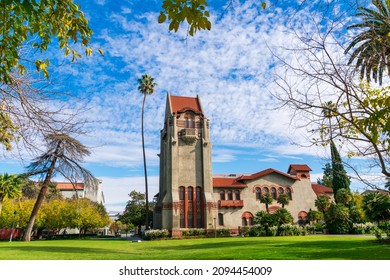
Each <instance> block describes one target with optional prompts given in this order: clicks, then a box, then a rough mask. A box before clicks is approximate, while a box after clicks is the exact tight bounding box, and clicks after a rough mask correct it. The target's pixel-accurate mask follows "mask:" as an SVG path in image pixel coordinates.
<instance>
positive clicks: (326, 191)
mask: <svg viewBox="0 0 390 280" xmlns="http://www.w3.org/2000/svg"><path fill="white" fill-rule="evenodd" d="M311 188H312V189H313V191H314V193H315V194H316V195H317V196H319V195H320V194H323V195H326V196H330V195H333V189H332V188H329V187H326V186H324V185H321V184H311Z"/></svg>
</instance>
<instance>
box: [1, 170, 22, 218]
mask: <svg viewBox="0 0 390 280" xmlns="http://www.w3.org/2000/svg"><path fill="white" fill-rule="evenodd" d="M21 187H22V180H21V178H20V176H18V175H16V174H11V175H9V174H7V173H5V174H2V175H0V214H1V209H2V207H3V200H4V198H6V197H7V198H10V199H12V198H15V197H19V196H20V195H21V194H22V192H21Z"/></svg>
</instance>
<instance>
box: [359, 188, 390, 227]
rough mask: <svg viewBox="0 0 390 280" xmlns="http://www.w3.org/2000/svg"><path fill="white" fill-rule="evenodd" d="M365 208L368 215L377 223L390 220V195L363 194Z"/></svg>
mask: <svg viewBox="0 0 390 280" xmlns="http://www.w3.org/2000/svg"><path fill="white" fill-rule="evenodd" d="M363 210H364V212H365V214H366V216H367V217H368V218H369V219H370V220H372V221H375V222H377V223H380V222H381V221H386V220H390V197H389V196H388V195H384V194H380V193H375V192H372V193H368V194H366V195H364V196H363Z"/></svg>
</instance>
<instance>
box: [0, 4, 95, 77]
mask: <svg viewBox="0 0 390 280" xmlns="http://www.w3.org/2000/svg"><path fill="white" fill-rule="evenodd" d="M0 5H1V6H2V7H1V9H0V38H1V40H0V61H1V64H0V83H6V84H7V83H10V82H12V80H11V79H10V77H9V73H10V72H11V71H12V70H13V69H18V71H19V72H20V74H22V75H23V74H24V73H25V72H26V71H27V68H26V66H25V65H24V64H23V62H22V61H21V59H20V58H21V57H20V53H19V50H20V48H21V47H22V46H24V45H26V44H28V45H29V46H30V47H31V48H32V49H37V50H38V51H40V52H44V51H46V50H48V49H49V47H50V46H51V43H52V42H53V41H54V38H55V41H56V42H58V44H59V48H60V49H61V50H63V51H64V54H65V56H68V55H71V56H72V61H74V60H76V59H77V58H80V57H81V54H80V53H79V51H78V50H77V48H76V46H77V45H81V47H82V48H83V49H84V50H85V55H91V54H92V48H91V47H90V46H89V42H90V40H91V35H92V34H93V32H92V30H91V28H90V27H89V25H88V20H87V19H86V18H85V16H84V13H83V12H82V11H81V9H80V6H79V5H77V4H75V3H74V1H73V0H41V1H19V0H7V1H2V4H0ZM34 64H35V67H36V69H37V71H38V72H40V71H42V72H43V73H44V75H45V76H47V75H48V72H47V67H48V66H49V59H48V58H46V59H39V60H35V62H34Z"/></svg>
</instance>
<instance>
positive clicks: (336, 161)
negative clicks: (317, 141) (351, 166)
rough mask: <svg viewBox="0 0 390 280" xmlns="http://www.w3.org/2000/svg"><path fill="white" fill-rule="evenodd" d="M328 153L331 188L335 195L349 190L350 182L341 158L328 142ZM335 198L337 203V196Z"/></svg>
mask: <svg viewBox="0 0 390 280" xmlns="http://www.w3.org/2000/svg"><path fill="white" fill-rule="evenodd" d="M330 151H331V155H332V171H333V174H332V178H333V180H332V186H333V192H334V193H335V194H337V193H338V191H339V190H341V189H346V190H349V185H350V184H351V181H350V179H349V178H348V176H347V172H346V171H345V169H344V165H343V163H342V160H341V156H340V154H339V151H338V150H337V148H336V145H335V144H334V142H333V141H331V142H330ZM335 198H336V201H337V196H336V197H335Z"/></svg>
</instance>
